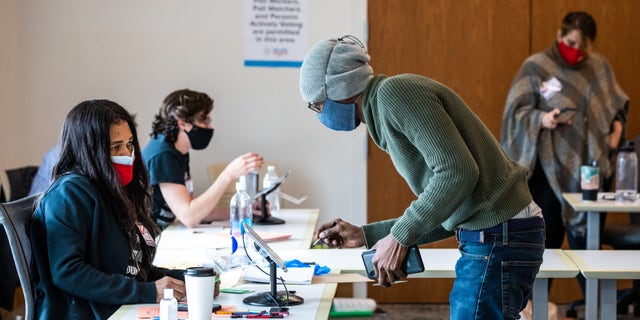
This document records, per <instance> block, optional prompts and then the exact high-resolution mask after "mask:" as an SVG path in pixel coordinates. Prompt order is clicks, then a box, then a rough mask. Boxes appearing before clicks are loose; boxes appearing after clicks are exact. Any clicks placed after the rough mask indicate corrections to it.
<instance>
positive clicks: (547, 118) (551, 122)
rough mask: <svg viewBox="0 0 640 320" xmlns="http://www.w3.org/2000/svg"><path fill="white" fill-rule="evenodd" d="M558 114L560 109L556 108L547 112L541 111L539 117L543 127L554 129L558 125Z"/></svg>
mask: <svg viewBox="0 0 640 320" xmlns="http://www.w3.org/2000/svg"><path fill="white" fill-rule="evenodd" d="M558 114H560V109H558V108H556V109H553V110H551V111H549V112H543V113H542V116H541V117H540V122H541V125H542V127H543V128H547V129H551V130H553V129H555V128H556V127H557V126H558V121H556V116H557V115H558Z"/></svg>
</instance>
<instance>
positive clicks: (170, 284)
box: [155, 276, 187, 302]
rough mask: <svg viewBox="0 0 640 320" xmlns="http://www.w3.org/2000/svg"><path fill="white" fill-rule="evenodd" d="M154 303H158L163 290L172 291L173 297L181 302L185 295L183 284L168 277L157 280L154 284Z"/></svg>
mask: <svg viewBox="0 0 640 320" xmlns="http://www.w3.org/2000/svg"><path fill="white" fill-rule="evenodd" d="M155 283H156V302H160V300H162V297H163V296H164V289H173V296H174V297H176V299H177V300H182V299H184V297H185V296H186V295H187V291H186V289H185V287H184V282H183V281H180V280H178V279H174V278H171V277H168V276H165V277H162V278H160V279H158V280H157V281H156V282H155Z"/></svg>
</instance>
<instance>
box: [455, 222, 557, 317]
mask: <svg viewBox="0 0 640 320" xmlns="http://www.w3.org/2000/svg"><path fill="white" fill-rule="evenodd" d="M535 219H537V220H535ZM519 220H520V221H519ZM512 221H518V222H517V223H523V222H524V223H525V224H526V223H531V222H537V223H534V224H535V227H532V228H522V227H521V228H516V227H512V226H511V225H510V224H507V222H505V223H502V224H499V225H498V226H496V227H493V228H489V229H485V231H484V232H483V233H482V236H481V237H478V238H477V239H469V237H466V238H467V240H465V239H463V237H462V234H461V233H460V232H465V231H458V232H459V238H458V239H459V240H460V243H459V246H458V249H459V250H460V253H461V255H462V256H461V257H460V259H458V261H457V263H456V279H455V281H454V283H453V289H452V290H451V294H450V295H449V301H450V304H451V305H450V307H451V317H450V318H451V319H460V320H471V319H491V320H496V319H519V317H520V316H519V314H520V311H521V310H522V309H524V307H525V306H526V305H527V301H528V300H529V299H530V297H531V289H532V287H533V281H534V280H535V278H536V275H537V274H538V270H539V269H540V265H541V264H542V254H543V253H544V238H545V231H544V221H543V219H542V218H539V217H532V218H525V219H513V220H509V221H508V222H512ZM504 224H507V225H508V226H507V227H505V226H503V225H504ZM496 229H498V231H496ZM476 232H477V231H476ZM470 233H472V232H470Z"/></svg>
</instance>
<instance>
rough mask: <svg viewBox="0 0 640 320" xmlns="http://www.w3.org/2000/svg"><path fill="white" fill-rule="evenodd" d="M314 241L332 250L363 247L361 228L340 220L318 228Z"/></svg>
mask: <svg viewBox="0 0 640 320" xmlns="http://www.w3.org/2000/svg"><path fill="white" fill-rule="evenodd" d="M316 239H321V241H322V242H323V243H325V244H327V245H329V246H331V247H334V248H357V247H362V246H364V245H365V242H364V232H363V231H362V228H360V227H358V226H354V225H352V224H350V223H348V222H346V221H343V220H342V219H335V220H333V221H331V222H327V223H325V224H323V225H321V226H320V228H318V231H317V232H316Z"/></svg>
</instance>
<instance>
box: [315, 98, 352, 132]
mask: <svg viewBox="0 0 640 320" xmlns="http://www.w3.org/2000/svg"><path fill="white" fill-rule="evenodd" d="M317 116H318V120H320V123H322V124H323V125H324V126H325V127H327V128H329V129H333V130H336V131H352V130H354V129H355V128H356V127H357V126H358V125H359V124H360V120H358V118H357V117H356V104H355V103H350V104H345V103H339V102H335V101H333V100H331V99H327V100H325V101H324V106H323V107H322V112H320V113H318V115H317Z"/></svg>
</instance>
